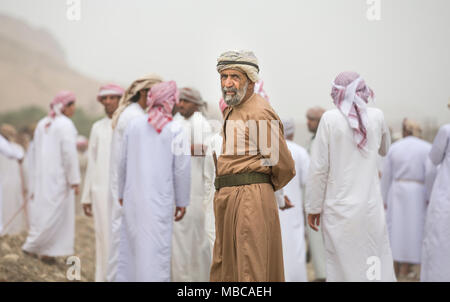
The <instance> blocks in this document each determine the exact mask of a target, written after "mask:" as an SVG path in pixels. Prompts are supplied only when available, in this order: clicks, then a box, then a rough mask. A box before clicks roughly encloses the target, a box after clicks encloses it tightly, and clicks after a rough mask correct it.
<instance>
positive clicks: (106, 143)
mask: <svg viewBox="0 0 450 302" xmlns="http://www.w3.org/2000/svg"><path fill="white" fill-rule="evenodd" d="M123 93H124V90H123V89H122V88H121V87H120V86H117V85H115V84H108V85H104V86H102V87H100V90H99V92H98V95H97V100H98V101H99V102H100V103H101V104H102V105H103V106H104V108H105V113H106V116H105V117H104V118H102V119H101V120H99V121H97V122H95V123H94V125H92V129H91V134H90V137H89V147H88V151H87V157H88V162H87V168H86V176H85V179H84V187H83V193H82V195H81V203H82V205H83V210H84V213H85V214H86V215H87V216H94V226H95V281H97V282H102V281H106V267H107V265H108V250H109V246H110V241H109V238H108V235H109V224H108V222H109V217H108V185H109V164H110V152H111V141H112V134H113V130H112V126H111V118H112V116H113V114H114V111H116V109H117V107H118V105H119V100H120V97H121V96H122V95H123Z"/></svg>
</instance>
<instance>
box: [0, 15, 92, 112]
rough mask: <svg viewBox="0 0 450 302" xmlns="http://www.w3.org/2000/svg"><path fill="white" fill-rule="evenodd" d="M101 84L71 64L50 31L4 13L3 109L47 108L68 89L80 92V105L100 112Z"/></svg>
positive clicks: (0, 51)
mask: <svg viewBox="0 0 450 302" xmlns="http://www.w3.org/2000/svg"><path fill="white" fill-rule="evenodd" d="M99 85H100V83H99V82H98V81H96V80H94V79H91V78H89V77H86V76H83V75H81V74H79V73H78V72H76V71H74V70H72V69H71V68H70V67H69V66H68V65H67V63H66V61H65V59H64V53H63V52H62V48H61V47H60V46H59V44H58V43H57V42H56V40H54V39H53V38H52V37H51V35H50V34H49V33H47V32H45V31H43V30H38V29H34V28H32V27H30V26H28V25H26V24H25V23H23V22H20V21H17V20H11V18H8V17H4V16H0V112H5V111H9V110H15V109H19V108H21V107H25V106H29V105H38V106H42V107H44V108H47V107H48V105H49V102H50V101H51V100H52V99H53V96H54V95H55V94H56V93H57V92H58V91H59V90H62V89H68V90H72V91H74V92H75V94H76V95H77V99H78V105H79V106H81V107H83V108H84V109H86V110H88V111H90V112H91V113H98V112H100V108H99V106H97V104H96V103H95V95H96V93H97V90H98V87H99Z"/></svg>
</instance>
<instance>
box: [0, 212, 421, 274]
mask: <svg viewBox="0 0 450 302" xmlns="http://www.w3.org/2000/svg"><path fill="white" fill-rule="evenodd" d="M77 212H78V213H80V211H79V209H77ZM94 234H95V232H94V226H93V220H92V219H91V218H88V217H86V216H84V215H77V216H76V234H75V255H74V256H77V257H79V259H80V261H81V262H80V263H81V280H80V281H94V278H95V238H94V236H95V235H94ZM25 238H26V232H23V233H21V234H20V235H15V236H3V237H0V282H5V281H9V282H17V281H27V282H29V281H61V282H64V281H68V279H67V277H66V274H67V271H68V269H69V268H70V267H71V265H72V264H73V263H69V264H66V260H67V257H58V258H57V259H56V263H54V264H46V263H44V262H42V261H41V260H40V259H38V258H36V257H34V256H31V255H27V254H24V253H23V252H22V249H21V247H22V244H23V243H24V242H25ZM415 270H416V271H418V267H415ZM307 271H308V279H309V281H313V280H314V279H315V277H314V270H313V267H312V263H311V262H310V263H308V265H307ZM417 276H418V274H417ZM399 281H401V282H415V281H418V277H411V278H401V279H399Z"/></svg>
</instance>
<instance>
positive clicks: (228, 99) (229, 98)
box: [222, 82, 248, 106]
mask: <svg viewBox="0 0 450 302" xmlns="http://www.w3.org/2000/svg"><path fill="white" fill-rule="evenodd" d="M247 88H248V82H246V83H245V85H244V87H242V88H241V89H236V88H230V89H227V88H223V89H222V96H223V100H224V101H225V103H226V104H227V105H228V106H235V105H237V104H239V103H240V102H242V99H243V98H244V96H245V95H246V94H247ZM229 91H233V92H235V94H234V95H227V94H226V93H227V92H229Z"/></svg>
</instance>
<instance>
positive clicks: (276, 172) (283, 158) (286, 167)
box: [265, 114, 295, 204]
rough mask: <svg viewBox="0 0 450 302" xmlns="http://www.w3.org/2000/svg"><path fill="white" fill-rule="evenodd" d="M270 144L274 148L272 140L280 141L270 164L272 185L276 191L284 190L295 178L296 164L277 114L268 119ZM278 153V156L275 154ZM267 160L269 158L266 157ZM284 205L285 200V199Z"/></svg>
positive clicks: (271, 156) (276, 145)
mask: <svg viewBox="0 0 450 302" xmlns="http://www.w3.org/2000/svg"><path fill="white" fill-rule="evenodd" d="M267 123H268V129H270V130H269V131H268V132H269V133H270V137H269V138H268V140H269V144H270V146H271V148H272V140H273V141H278V144H275V145H274V146H273V147H275V148H272V152H271V154H270V159H269V160H270V164H271V165H272V173H271V174H272V184H273V187H274V191H278V190H280V189H281V188H283V187H284V186H285V185H287V183H288V182H289V181H290V180H291V179H292V178H293V177H294V176H295V163H294V159H293V158H292V155H291V151H289V149H288V147H287V144H286V140H285V139H284V128H283V124H282V123H281V121H280V119H279V118H278V117H277V116H276V115H275V114H270V115H269V117H268V118H267ZM273 152H276V153H277V154H274V153H273ZM265 158H268V157H267V156H265ZM283 204H284V199H283Z"/></svg>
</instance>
